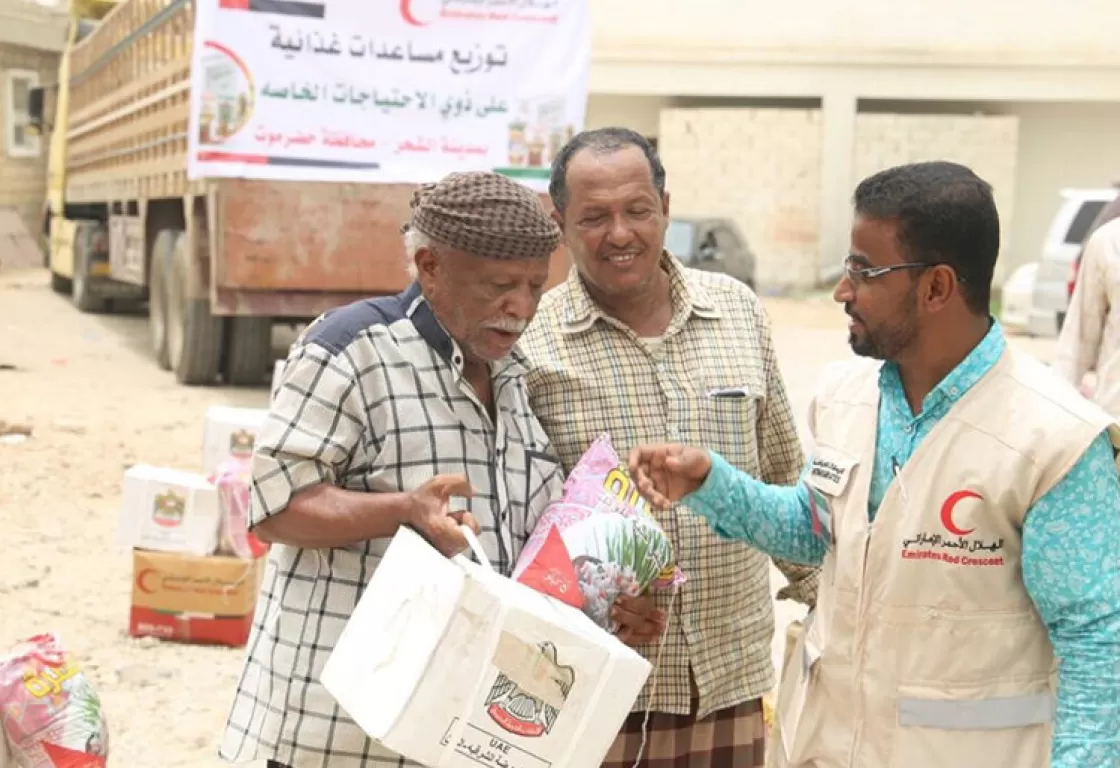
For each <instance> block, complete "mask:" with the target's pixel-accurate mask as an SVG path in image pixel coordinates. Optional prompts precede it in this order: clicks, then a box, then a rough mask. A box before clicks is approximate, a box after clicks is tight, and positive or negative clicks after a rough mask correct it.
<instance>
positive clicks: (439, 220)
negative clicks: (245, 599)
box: [221, 173, 562, 768]
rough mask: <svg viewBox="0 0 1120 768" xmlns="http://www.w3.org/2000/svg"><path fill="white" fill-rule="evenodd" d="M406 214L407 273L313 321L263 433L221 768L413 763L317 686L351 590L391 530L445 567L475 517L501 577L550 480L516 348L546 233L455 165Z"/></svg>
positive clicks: (352, 602) (528, 201) (526, 210)
mask: <svg viewBox="0 0 1120 768" xmlns="http://www.w3.org/2000/svg"><path fill="white" fill-rule="evenodd" d="M412 205H413V213H412V218H411V221H410V224H409V225H407V226H406V228H405V230H406V231H405V240H406V244H407V246H408V247H407V250H408V252H409V254H410V256H411V259H412V264H413V267H414V272H415V275H416V282H415V283H414V284H413V285H412V287H410V288H408V289H407V290H406V291H405V292H404V293H402V294H400V295H398V296H392V297H386V298H380V299H373V300H368V301H360V302H357V303H354V304H351V305H349V306H346V307H342V308H340V309H337V310H334V311H332V312H328V313H327V314H326V315H324V316H323V317H321V318H320V319H318V320H317V321H315V322H314V323H313V324H312V325H311V326H309V327H308V329H307V330H306V331H305V332H304V334H303V335H302V336H301V338H300V339H299V340H298V341H297V342H296V344H295V345H294V346H293V348H292V351H291V353H290V355H289V357H288V361H287V363H286V366H285V369H284V373H283V377H282V380H281V383H280V385H279V386H278V388H277V391H276V392H275V394H274V397H273V401H272V406H271V411H270V413H269V417H268V420H267V422H266V424H265V426H264V428H263V429H262V431H261V432H260V435H259V437H258V439H257V443H256V447H255V453H254V457H253V491H252V510H251V515H250V517H251V525H252V527H253V531H254V532H255V533H256V534H257V535H258V536H260V537H261V538H262V539H264V540H266V541H269V542H271V543H272V548H271V552H270V554H269V559H268V568H267V570H266V573H265V576H264V581H263V583H262V588H261V594H260V600H259V603H258V607H257V613H256V617H255V620H254V626H253V632H252V635H251V637H250V639H249V645H248V650H247V656H248V658H247V660H246V663H245V669H244V672H243V673H242V677H241V681H240V684H239V686H238V690H237V695H236V698H235V700H234V703H233V708H232V711H231V712H230V716H229V723H228V726H227V728H226V733H225V738H224V740H223V744H222V748H221V755H222V757H224V758H225V759H227V760H229V761H231V762H243V761H248V760H254V759H261V758H264V759H267V760H268V763H269V766H270V767H271V768H312V767H314V768H322V767H323V766H330V767H331V768H375V767H387V766H394V767H395V768H400V767H401V766H408V765H414V764H413V763H410V762H408V761H406V760H405V759H404V758H402V757H400V756H398V755H395V754H393V753H391V752H389V751H388V750H386V749H385V748H384V747H382V746H381V745H379V744H377V743H375V742H373V741H371V740H370V739H369V738H367V737H366V735H365V734H364V733H363V732H362V731H361V729H360V728H359V727H358V726H357V725H356V724H355V723H354V722H353V721H352V720H350V719H349V718H348V717H347V716H346V714H345V713H344V712H341V711H340V710H339V708H338V706H337V704H336V703H335V702H334V699H333V698H332V697H331V696H330V694H329V693H328V692H327V691H326V689H325V688H323V686H322V685H321V684H320V682H319V678H320V675H321V673H322V670H323V666H324V665H325V663H326V661H327V658H328V656H329V655H330V653H331V650H332V649H333V648H334V646H335V643H336V642H337V640H338V638H339V636H340V634H341V632H342V629H343V627H344V626H345V624H346V621H347V619H348V618H349V617H350V614H351V613H352V611H353V610H354V608H355V606H356V605H357V603H358V599H359V597H360V596H361V593H362V590H363V589H364V587H365V586H366V584H367V583H368V582H369V580H370V578H371V577H372V576H373V573H374V570H375V569H376V568H377V565H378V562H379V561H380V558H381V556H382V555H383V554H384V552H385V549H386V547H387V546H388V544H389V540H390V539H391V538H392V536H393V534H394V533H395V532H396V531H397V530H398V529H399V528H400V527H401V526H402V525H407V526H411V527H412V528H414V529H416V530H417V531H418V532H420V533H421V534H422V535H424V536H425V537H426V538H427V539H428V540H429V541H430V542H431V543H432V544H433V545H434V546H435V547H436V548H438V549H439V550H440V551H441V552H443V553H444V554H445V555H448V556H451V555H454V554H456V553H458V552H461V551H464V550H465V549H466V548H467V544H466V540H465V539H464V537H463V535H462V533H461V532H460V528H459V526H460V524H467V525H470V526H472V527H473V528H474V529H475V531H476V532H478V534H479V539H480V541H481V543H482V546H483V549H484V550H485V552H486V555H487V557H488V558H489V559H490V560H491V562H492V563H493V564H494V565H495V567H496V568H498V569H499V570H501V571H502V572H504V573H507V574H508V573H509V572H510V571H511V570H512V566H513V564H514V562H515V560H516V558H517V555H518V553H519V552H520V550H521V547H522V546H523V545H524V543H525V541H526V540H527V539H528V536H529V534H530V533H531V532H532V529H533V526H534V525H535V523H536V521H537V518H538V517H539V516H540V513H541V512H542V511H543V510H544V508H545V506H546V505H547V504H548V502H549V500H550V499H551V498H552V497H554V496H555V495H557V494H558V493H559V491H560V489H561V486H562V476H561V472H560V469H559V465H558V463H557V461H556V460H555V459H554V458H553V457H552V456H553V454H552V449H551V446H550V444H549V442H548V438H547V437H546V436H545V434H544V432H543V431H542V430H541V427H540V424H539V423H538V422H537V420H536V418H535V417H534V416H533V414H532V412H531V411H530V409H529V402H528V397H527V394H526V390H525V385H524V382H523V374H524V371H525V369H524V363H523V359H522V358H521V356H520V355H519V354H518V353H517V351H516V350H515V349H514V344H515V343H516V342H517V340H518V337H519V336H520V334H521V332H522V331H523V330H524V329H525V327H526V325H527V323H528V321H529V320H530V319H531V318H532V317H533V314H534V313H535V312H536V308H537V303H538V302H539V300H540V298H541V293H542V292H543V289H544V285H545V281H546V280H547V277H548V265H549V258H550V256H551V254H552V253H553V251H554V250H555V249H556V246H557V243H558V241H559V237H560V233H559V230H558V229H557V227H556V225H555V224H554V223H553V222H552V221H551V220H550V219H549V217H548V215H547V214H546V213H545V211H544V209H543V208H542V207H541V204H540V200H539V199H538V198H537V196H536V195H535V194H533V193H532V192H530V191H529V190H528V189H527V188H526V187H524V186H522V185H520V184H518V183H516V182H513V181H510V180H509V179H507V178H505V177H503V176H499V175H497V174H493V173H461V174H452V175H451V176H449V177H447V178H446V179H444V180H443V181H441V182H440V183H439V184H436V185H429V186H426V187H423V188H421V189H420V190H419V191H418V192H417V193H416V195H415V196H414V198H413V201H412ZM453 497H461V498H462V500H461V501H460V502H458V503H456V502H454V501H453ZM368 693H369V695H370V696H377V695H379V694H378V691H375V690H371V691H369V692H368Z"/></svg>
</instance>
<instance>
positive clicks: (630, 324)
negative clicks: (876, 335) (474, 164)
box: [521, 128, 817, 768]
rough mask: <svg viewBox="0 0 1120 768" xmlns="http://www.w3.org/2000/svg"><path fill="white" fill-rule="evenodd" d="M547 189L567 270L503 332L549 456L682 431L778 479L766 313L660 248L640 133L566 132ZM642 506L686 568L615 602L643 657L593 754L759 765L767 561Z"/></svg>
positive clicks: (784, 406) (672, 766) (622, 448)
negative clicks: (518, 338) (650, 665)
mask: <svg viewBox="0 0 1120 768" xmlns="http://www.w3.org/2000/svg"><path fill="white" fill-rule="evenodd" d="M549 193H550V194H551V196H552V202H553V204H554V205H555V207H556V213H555V214H554V216H555V218H556V219H557V221H558V223H560V225H561V226H562V228H563V232H564V241H565V243H566V244H567V246H568V249H569V251H570V252H571V255H572V260H573V261H574V262H575V268H574V269H573V270H572V272H571V275H570V277H569V278H568V281H567V283H566V284H564V285H561V286H558V287H557V288H555V289H553V290H552V291H550V292H549V293H548V295H547V296H545V298H544V300H543V301H542V302H541V305H540V311H539V312H538V314H537V317H536V319H535V320H534V321H533V324H532V325H531V326H530V328H529V330H528V331H526V333H525V337H524V339H523V340H522V344H521V346H522V349H523V350H524V352H525V354H526V355H528V357H529V358H530V360H531V361H532V366H531V369H530V373H529V378H528V382H529V391H530V394H531V396H532V405H533V410H534V412H535V413H536V414H537V415H538V416H539V418H540V420H541V423H542V424H543V425H544V428H545V431H547V432H548V435H549V437H550V438H551V440H552V442H553V444H554V445H555V446H556V450H557V452H558V453H559V455H560V459H561V461H562V462H563V464H564V467H565V469H568V470H570V469H571V467H572V465H574V464H575V462H576V461H578V460H579V457H580V455H581V454H582V453H583V452H584V451H585V450H586V448H587V446H588V445H589V444H590V443H591V441H592V440H594V439H595V438H597V437H598V436H599V435H600V434H602V433H603V432H609V433H610V436H611V439H612V442H613V444H614V446H615V448H616V449H617V450H618V451H619V453H620V454H622V455H623V456H625V455H626V454H627V452H629V450H630V449H631V448H633V447H634V446H636V445H639V444H643V443H646V442H665V441H666V440H670V441H674V442H685V441H686V439H685V436H690V438H689V439H691V440H692V441H693V442H696V443H697V444H702V445H709V446H714V445H719V446H721V448H720V450H721V451H724V450H726V451H729V452H730V454H731V456H732V458H731V459H730V461H732V462H733V463H734V464H735V465H736V466H738V467H739V468H740V469H742V470H744V471H746V472H749V473H751V474H752V475H754V476H756V477H760V478H763V479H765V480H766V481H767V482H771V483H777V484H792V483H794V482H796V481H797V479H798V477H799V475H800V472H801V467H802V463H803V457H802V452H801V444H800V441H799V440H798V436H797V430H796V428H795V425H794V421H793V418H792V415H791V413H790V407H789V401H788V399H787V397H786V391H785V386H784V384H783V382H782V377H781V373H780V371H779V370H778V361H777V356H776V355H775V353H774V346H773V343H772V341H771V338H770V328H769V320H768V319H767V317H766V313H765V311H764V310H763V308H762V306H761V304H760V303H759V301H758V298H757V297H756V296H755V295H754V293H753V292H752V291H751V290H750V289H749V288H748V287H747V286H745V285H743V284H742V283H739V282H737V281H736V280H734V279H732V278H730V277H727V276H726V275H721V274H717V273H712V272H700V271H696V270H691V269H686V268H685V267H684V266H683V265H682V264H681V263H680V262H679V261H678V260H677V259H676V258H675V257H674V256H673V255H672V254H669V253H667V252H665V250H664V245H663V243H664V238H665V230H666V227H667V225H668V222H669V193H668V192H667V191H666V190H665V169H664V167H663V166H662V165H661V161H660V160H659V159H658V157H657V153H656V152H655V151H654V149H653V147H651V146H650V144H649V142H647V141H646V140H645V139H644V138H642V136H641V135H639V134H637V133H635V132H633V131H630V130H627V129H622V128H605V129H601V130H597V131H588V132H585V133H581V134H579V135H578V136H576V137H575V138H573V139H572V141H571V142H570V143H569V144H568V146H566V147H565V148H564V149H562V150H561V151H560V153H559V155H558V157H557V159H556V160H555V161H554V162H553V168H552V181H551V184H550V187H549ZM681 255H682V256H684V255H686V254H681ZM724 455H727V454H724ZM654 514H655V515H656V516H657V518H658V520H659V522H660V523H661V525H662V527H663V528H664V529H665V531H666V533H667V534H668V535H669V537H670V539H671V540H672V542H673V547H674V550H675V554H676V557H677V562H678V563H679V564H680V567H681V569H682V570H683V571H684V573H685V575H686V577H687V578H688V581H687V582H686V583H685V584H684V585H683V586H682V587H681V590H680V594H679V595H677V596H676V597H675V598H674V597H671V596H669V595H667V594H658V595H657V596H656V601H654V600H653V599H651V598H645V599H632V600H625V599H620V600H619V602H618V604H616V606H615V607H616V609H617V613H616V615H615V617H614V618H615V619H616V621H618V622H619V623H620V625H621V627H622V629H621V630H620V632H619V637H620V638H621V639H622V640H624V641H626V642H629V643H631V644H633V645H635V646H637V647H638V648H639V650H640V651H641V652H642V653H643V654H644V655H645V656H646V657H647V658H648V659H650V660H651V661H657V662H658V664H657V668H656V669H655V670H654V672H653V674H652V675H651V677H650V682H649V683H647V685H646V690H645V692H644V693H643V695H642V696H641V697H640V698H639V699H638V702H637V703H636V704H635V708H634V709H635V711H634V713H633V714H632V715H631V716H630V718H629V719H628V720H627V722H626V724H625V725H624V726H623V730H622V733H621V734H620V736H619V738H618V739H617V740H616V741H615V744H614V747H613V748H612V750H611V752H610V754H609V755H608V756H607V760H606V762H605V763H604V764H603V765H604V768H630V766H631V765H632V764H633V763H634V761H635V759H636V758H637V757H638V754H639V752H641V754H642V762H641V763H639V765H640V766H642V768H716V767H717V766H734V768H750V766H760V765H762V764H763V752H764V742H765V739H764V734H765V730H764V725H763V716H762V706H761V702H760V699H761V697H762V695H763V694H764V693H766V692H767V691H769V690H770V689H771V688H772V687H773V685H774V670H773V664H772V662H771V651H770V648H771V639H772V637H773V634H774V612H773V604H772V600H771V597H770V581H769V560H768V558H767V557H766V555H764V554H762V553H761V552H759V551H758V550H756V549H752V548H751V547H748V546H746V545H745V544H741V543H731V542H727V541H723V540H720V539H719V538H718V537H717V536H716V535H715V534H714V533H713V532H712V530H711V529H710V528H708V527H707V525H706V524H705V523H704V522H703V521H701V520H699V519H698V518H696V517H695V516H693V515H691V514H690V513H689V512H688V510H686V509H682V508H679V507H678V508H675V509H672V510H669V511H661V510H657V511H655V512H654ZM777 565H778V567H779V568H780V569H781V570H782V571H783V572H784V573H785V575H786V576H787V578H788V579H789V580H790V582H791V583H790V585H789V586H788V587H786V588H785V589H784V590H783V593H785V594H786V595H788V596H790V597H793V598H794V599H797V600H799V601H801V602H805V603H810V604H811V603H812V602H813V601H814V600H815V596H816V582H817V571H816V569H814V568H806V567H803V566H798V565H794V564H791V563H785V562H778V563H777ZM780 595H781V593H780ZM663 631H664V632H665V638H664V641H661V640H660V638H661V636H662V632H663ZM659 642H664V647H663V648H659V646H658V643H659ZM647 708H649V709H650V710H652V714H651V716H650V718H649V722H648V724H647V723H645V720H646V718H645V710H646V709H647ZM643 731H648V733H647V734H646V735H645V737H644V736H643ZM581 768H582V767H581Z"/></svg>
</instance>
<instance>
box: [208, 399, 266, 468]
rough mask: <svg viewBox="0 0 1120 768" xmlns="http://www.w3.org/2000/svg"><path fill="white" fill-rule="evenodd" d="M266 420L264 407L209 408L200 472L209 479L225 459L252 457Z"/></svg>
mask: <svg viewBox="0 0 1120 768" xmlns="http://www.w3.org/2000/svg"><path fill="white" fill-rule="evenodd" d="M266 418H268V411H267V410H266V409H263V408H227V407H225V406H213V407H211V408H210V409H209V410H208V411H207V412H206V427H205V431H204V432H203V445H202V473H203V474H204V475H206V476H207V477H211V476H213V474H214V472H215V471H216V470H217V469H218V465H219V464H221V463H222V462H223V461H225V460H226V458H227V457H229V456H231V455H235V454H236V455H242V456H244V455H248V454H251V453H252V452H253V443H254V441H256V439H257V433H258V432H260V429H261V427H262V426H264V420H265V419H266Z"/></svg>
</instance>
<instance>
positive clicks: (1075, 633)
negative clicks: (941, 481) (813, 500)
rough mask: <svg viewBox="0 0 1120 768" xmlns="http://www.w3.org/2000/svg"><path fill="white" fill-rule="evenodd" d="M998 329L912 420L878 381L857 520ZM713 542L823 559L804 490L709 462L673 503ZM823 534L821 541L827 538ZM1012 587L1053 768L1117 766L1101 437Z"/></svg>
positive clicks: (1113, 562) (1118, 626) (1117, 593)
mask: <svg viewBox="0 0 1120 768" xmlns="http://www.w3.org/2000/svg"><path fill="white" fill-rule="evenodd" d="M1006 345H1007V342H1006V340H1005V339H1004V337H1003V333H1002V331H1001V329H1000V327H999V325H998V324H997V323H993V325H992V329H991V330H990V331H989V332H988V335H987V336H985V337H984V339H983V341H981V342H980V344H978V345H977V346H976V348H975V349H973V351H972V352H971V353H970V354H969V355H968V357H966V358H965V359H964V361H962V362H961V364H960V365H959V366H957V368H955V369H954V370H953V371H952V372H951V373H950V374H949V375H948V376H946V377H945V379H944V380H942V381H941V383H940V384H938V385H937V386H936V387H935V388H934V389H933V390H932V391H931V392H930V393H929V394H928V395H927V396H926V398H925V400H923V401H922V407H921V411H920V412H919V413H918V415H916V416H915V415H913V414H912V413H911V411H910V406H909V404H908V403H907V402H906V397H905V394H904V392H903V389H902V380H901V378H900V377H899V373H898V368H897V366H895V365H893V364H891V363H886V364H884V365H883V367H882V369H881V372H880V375H879V390H880V402H879V424H878V432H877V435H876V445H875V462H874V467H873V470H872V478H871V491H870V498H869V503H868V515H869V517H870V519H874V517H875V513H876V512H877V511H878V509H879V505H880V504H881V503H882V500H883V496H884V494H885V493H886V491H887V487H888V486H889V485H890V484H891V481H892V480H893V477H894V464H895V463H896V462H897V464H898V465H899V466H901V465H903V464H905V463H906V462H907V461H909V459H910V457H911V456H912V455H913V453H914V451H915V450H916V449H917V447H918V445H919V444H920V443H921V441H922V440H923V439H924V438H925V436H926V435H928V434H929V431H930V430H931V429H932V428H933V426H934V425H935V424H936V423H937V422H938V421H939V420H940V419H942V418H943V417H944V416H945V414H946V413H948V411H949V409H950V408H951V407H952V406H953V404H954V403H956V401H957V400H959V399H960V398H961V396H963V395H964V393H965V392H967V391H968V390H969V388H971V387H972V386H973V385H974V384H975V383H976V382H977V381H979V380H980V379H981V378H982V377H983V376H984V374H986V373H987V372H988V371H989V370H990V369H991V368H992V366H993V365H994V364H995V362H996V361H997V360H998V359H999V358H1000V356H1001V355H1002V354H1003V351H1004V349H1005V348H1006ZM684 504H686V505H687V506H688V507H689V509H692V510H693V511H695V512H696V513H697V514H700V515H702V516H703V517H705V518H706V519H707V520H708V522H709V523H710V524H711V526H712V529H713V530H714V531H715V532H716V533H718V534H719V535H721V536H724V537H726V538H732V539H739V540H742V541H746V542H748V543H750V544H751V545H753V546H755V547H757V548H758V549H761V550H762V551H764V552H767V553H768V554H770V555H772V556H774V557H781V558H785V559H787V560H792V561H794V562H798V563H805V564H810V565H816V564H819V563H821V562H822V561H823V560H824V556H825V552H826V549H827V545H826V541H827V539H826V538H825V536H818V535H816V534H814V533H813V525H812V520H811V516H810V511H809V490H808V487H807V486H806V485H805V484H804V483H799V484H798V485H797V486H795V487H781V486H773V485H766V484H764V483H762V482H760V481H758V480H755V479H754V478H752V477H750V476H749V475H747V474H745V473H743V472H740V471H739V470H737V469H735V468H734V467H732V466H731V465H729V464H728V463H727V462H726V461H725V460H724V459H723V458H722V457H721V456H719V455H718V454H713V455H712V471H711V473H710V474H709V475H708V478H707V480H706V481H705V483H704V485H703V487H701V488H700V489H699V490H698V491H697V492H696V493H694V494H692V495H691V496H689V497H688V498H687V499H685V500H684ZM826 536H827V534H826ZM1022 568H1023V582H1024V583H1025V585H1026V588H1027V591H1028V593H1029V594H1030V597H1031V600H1033V601H1034V604H1035V606H1036V607H1037V608H1038V613H1039V615H1040V616H1041V617H1042V620H1043V622H1044V623H1045V624H1046V628H1047V630H1048V632H1049V634H1050V641H1051V643H1052V645H1053V646H1054V652H1055V654H1056V655H1057V657H1058V659H1059V660H1060V671H1059V680H1058V708H1057V716H1056V721H1055V724H1054V743H1053V750H1052V754H1051V767H1052V768H1089V766H1115V765H1120V473H1118V472H1117V468H1116V462H1115V459H1114V454H1113V450H1112V443H1111V441H1110V440H1109V438H1108V436H1107V435H1104V434H1102V435H1100V436H1099V437H1098V438H1097V439H1096V440H1095V441H1094V442H1093V444H1092V445H1091V446H1090V447H1089V449H1088V450H1087V451H1086V452H1085V454H1084V455H1082V457H1081V459H1080V460H1079V461H1078V463H1077V464H1076V465H1074V467H1073V469H1071V470H1070V472H1069V474H1067V475H1066V476H1065V477H1064V478H1063V479H1062V480H1061V481H1060V482H1059V483H1058V484H1057V485H1055V486H1054V487H1053V488H1052V489H1051V490H1050V492H1049V493H1047V494H1046V495H1045V496H1043V497H1042V498H1041V499H1039V500H1038V502H1037V503H1035V504H1034V506H1032V507H1031V508H1030V509H1029V510H1028V512H1027V517H1026V521H1025V522H1024V524H1023V542H1022Z"/></svg>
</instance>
